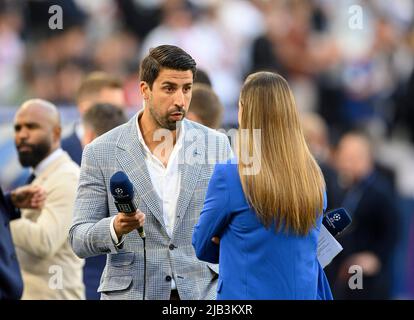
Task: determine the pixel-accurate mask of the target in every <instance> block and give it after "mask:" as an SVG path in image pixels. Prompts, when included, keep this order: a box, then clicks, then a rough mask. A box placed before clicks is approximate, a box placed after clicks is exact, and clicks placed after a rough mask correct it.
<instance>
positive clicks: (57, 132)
mask: <svg viewBox="0 0 414 320" xmlns="http://www.w3.org/2000/svg"><path fill="white" fill-rule="evenodd" d="M61 135H62V127H61V126H55V127H54V128H53V140H54V141H60V139H61Z"/></svg>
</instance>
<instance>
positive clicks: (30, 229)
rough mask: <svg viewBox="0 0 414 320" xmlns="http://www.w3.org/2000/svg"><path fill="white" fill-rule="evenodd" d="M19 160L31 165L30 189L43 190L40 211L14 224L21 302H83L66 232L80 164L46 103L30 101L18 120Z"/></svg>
mask: <svg viewBox="0 0 414 320" xmlns="http://www.w3.org/2000/svg"><path fill="white" fill-rule="evenodd" d="M14 131H15V144H16V149H17V151H18V155H19V161H20V163H21V164H22V166H24V167H31V169H32V175H31V176H30V179H29V180H28V184H30V185H39V186H41V187H43V188H44V190H45V192H46V195H47V198H46V201H45V203H44V206H43V208H42V209H36V210H31V209H26V210H22V214H21V218H20V219H16V220H13V221H12V222H11V223H10V228H11V231H12V236H13V242H14V244H15V246H16V253H17V257H18V260H19V263H20V266H21V269H22V276H23V283H24V291H23V296H22V299H42V300H45V299H48V300H49V299H84V298H85V293H84V290H85V289H84V285H83V283H82V267H83V260H82V259H79V258H78V257H77V256H76V255H75V253H74V252H73V250H72V249H71V247H70V244H69V242H68V232H69V228H70V223H71V221H72V215H73V206H74V202H75V195H76V189H77V184H78V179H79V166H78V165H77V164H76V163H74V162H73V161H72V160H71V159H70V157H69V155H68V154H67V153H66V152H64V151H63V150H62V149H61V148H60V134H61V126H60V116H59V113H58V111H57V109H56V107H55V106H54V105H53V104H52V103H50V102H48V101H45V100H41V99H32V100H28V101H26V102H25V103H23V105H22V106H21V107H20V108H19V110H18V111H17V113H16V116H15V121H14Z"/></svg>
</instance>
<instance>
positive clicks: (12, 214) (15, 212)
mask: <svg viewBox="0 0 414 320" xmlns="http://www.w3.org/2000/svg"><path fill="white" fill-rule="evenodd" d="M4 202H5V203H4V205H5V206H6V209H7V213H8V214H9V218H10V220H15V219H19V218H20V216H21V213H20V209H18V208H16V207H15V206H14V205H13V201H12V199H11V194H10V193H6V194H5V195H4Z"/></svg>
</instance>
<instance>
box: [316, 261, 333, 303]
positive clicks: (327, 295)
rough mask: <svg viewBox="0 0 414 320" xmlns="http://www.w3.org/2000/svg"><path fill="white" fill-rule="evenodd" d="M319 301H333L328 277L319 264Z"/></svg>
mask: <svg viewBox="0 0 414 320" xmlns="http://www.w3.org/2000/svg"><path fill="white" fill-rule="evenodd" d="M317 294H318V296H317V299H318V300H333V296H332V291H331V287H330V286H329V282H328V279H327V277H326V274H325V271H323V269H322V266H321V265H320V264H319V262H318V292H317Z"/></svg>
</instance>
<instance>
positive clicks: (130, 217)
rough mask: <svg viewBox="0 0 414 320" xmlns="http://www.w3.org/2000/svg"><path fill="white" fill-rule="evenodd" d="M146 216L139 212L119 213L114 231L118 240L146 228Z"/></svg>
mask: <svg viewBox="0 0 414 320" xmlns="http://www.w3.org/2000/svg"><path fill="white" fill-rule="evenodd" d="M144 223H145V214H144V213H143V212H141V211H139V210H137V211H136V212H135V214H125V213H123V212H119V213H118V214H117V215H116V217H115V220H114V229H115V233H116V235H117V237H118V239H120V238H121V236H123V235H124V234H127V233H130V232H131V231H132V230H135V229H138V228H139V227H142V226H144Z"/></svg>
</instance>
